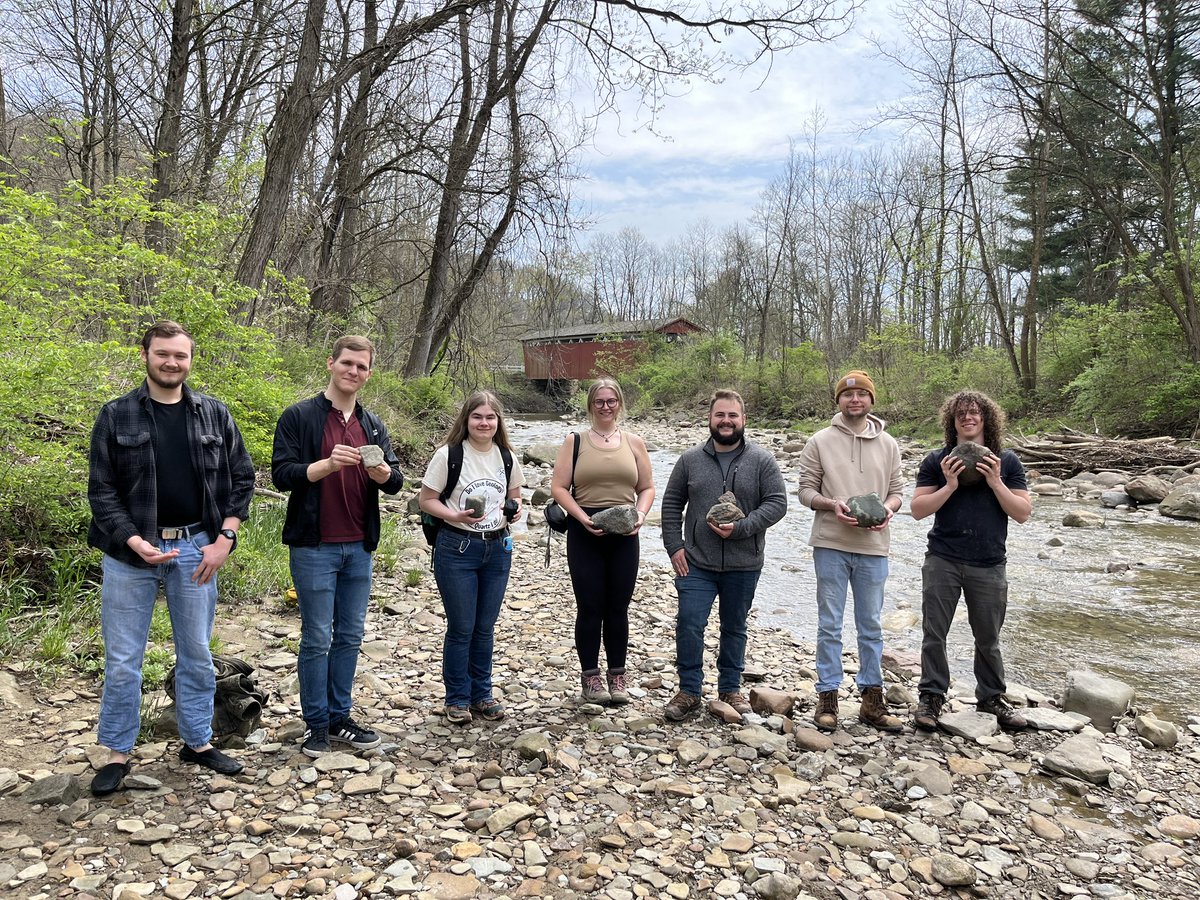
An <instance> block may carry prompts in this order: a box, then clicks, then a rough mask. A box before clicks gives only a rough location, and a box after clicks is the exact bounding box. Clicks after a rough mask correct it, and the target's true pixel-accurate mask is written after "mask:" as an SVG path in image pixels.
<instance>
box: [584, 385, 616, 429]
mask: <svg viewBox="0 0 1200 900" xmlns="http://www.w3.org/2000/svg"><path fill="white" fill-rule="evenodd" d="M604 388H608V389H609V390H610V391H612V392H613V393H614V394H616V395H617V415H618V416H620V415H621V414H622V413H624V412H625V392H624V391H622V390H621V386H620V385H619V384H617V383H616V381H614V380H613V379H611V378H597V379H596V380H595V381H594V382H592V386H591V387H590V388H588V395H587V417H588V421H589V422H591V423H592V424H593V425H595V424H596V416H595V412H594V405H593V404H595V402H596V394H598V393H599V392H600V391H601V390H603V389H604Z"/></svg>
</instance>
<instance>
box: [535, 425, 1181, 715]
mask: <svg viewBox="0 0 1200 900" xmlns="http://www.w3.org/2000/svg"><path fill="white" fill-rule="evenodd" d="M513 424H514V428H513V435H512V438H513V441H514V443H515V444H516V446H517V447H518V448H521V447H523V446H528V445H530V444H533V443H535V442H538V441H553V442H561V441H562V440H563V439H564V438H565V436H566V434H567V433H568V431H569V430H570V429H571V427H572V426H571V425H569V424H568V423H566V422H563V421H561V420H558V419H535V418H523V417H517V419H516V420H515V421H514V423H513ZM634 430H635V431H636V430H638V429H637V427H636V426H634ZM643 436H645V437H647V438H648V439H649V440H650V441H651V443H653V442H654V441H655V438H656V436H655V435H653V434H646V433H643ZM706 436H707V435H706V433H705V432H704V431H703V430H702V429H700V428H697V429H696V434H695V439H696V440H697V441H699V440H700V439H701V438H702V437H706ZM682 449H684V448H682V447H673V448H663V449H656V450H653V451H652V452H651V454H650V456H651V461H652V463H653V465H654V482H655V485H656V486H657V487H658V489H659V491H660V492H661V491H662V490H663V489H664V488H665V487H666V483H667V477H668V475H669V474H670V470H671V466H672V465H674V462H675V460H676V459H677V458H678V456H679V452H680V451H681V450H682ZM915 465H916V461H915V460H913V461H909V460H906V463H905V474H906V477H907V479H908V482H907V486H906V489H905V503H904V507H903V509H902V510H901V512H900V514H899V515H898V516H896V518H895V519H893V524H892V526H891V527H892V550H891V556H890V569H891V574H890V575H889V577H888V590H887V594H886V599H885V603H884V627H885V637H884V643H885V646H888V647H893V648H897V649H904V650H912V651H917V652H919V651H920V644H921V626H920V615H921V562H922V560H923V557H924V554H925V540H926V535H927V533H928V531H929V527H930V525H931V524H932V519H927V520H925V521H921V522H916V521H914V520H913V519H912V518H911V515H910V514H909V508H908V500H909V498H910V497H911V494H912V488H913V476H914V474H915ZM797 475H798V473H797V472H796V471H788V470H786V469H785V471H784V479H785V481H786V482H787V485H788V512H787V515H786V516H785V517H784V519H783V521H781V522H779V523H778V524H777V525H775V526H774V527H773V528H772V529H771V530H770V532H769V533H768V540H767V560H766V565H765V566H764V568H763V575H762V579H761V581H760V582H759V586H758V591H757V596H756V600H755V608H756V610H757V616H758V621H760V622H761V623H763V624H765V625H774V626H780V627H783V628H785V629H786V630H788V631H789V632H791V633H792V634H794V635H796V636H797V637H798V638H801V639H803V640H806V641H810V642H812V641H815V637H816V605H815V601H814V599H813V598H814V596H815V590H816V580H815V577H814V575H813V569H812V548H810V547H809V546H808V534H809V529H810V527H811V525H812V515H813V514H812V512H811V511H810V510H808V509H807V508H804V507H801V506H800V504H799V502H798V501H797V499H796V483H797ZM1081 505H1086V506H1089V507H1090V508H1093V509H1099V504H1098V502H1096V501H1082V500H1075V499H1067V498H1057V497H1043V496H1036V495H1035V496H1034V509H1033V516H1032V517H1031V518H1030V520H1029V521H1028V522H1026V523H1025V524H1024V525H1017V524H1015V523H1010V524H1009V536H1008V580H1009V607H1008V618H1007V622H1006V623H1005V627H1004V631H1003V634H1002V641H1003V648H1004V660H1005V664H1006V667H1007V674H1008V680H1009V682H1010V683H1020V684H1023V685H1026V686H1028V687H1031V688H1033V689H1035V690H1037V691H1040V692H1042V693H1045V694H1047V695H1051V696H1054V695H1057V694H1059V693H1061V690H1062V688H1063V686H1064V684H1065V673H1066V672H1067V671H1068V670H1071V669H1092V670H1093V671H1095V672H1098V673H1100V674H1103V675H1108V676H1111V677H1114V678H1119V679H1121V680H1122V681H1125V682H1127V683H1129V684H1131V685H1133V687H1134V688H1135V689H1136V690H1137V695H1138V703H1139V706H1140V707H1142V708H1145V707H1149V708H1151V709H1153V710H1154V711H1155V712H1156V713H1157V714H1158V715H1160V716H1163V717H1166V718H1170V719H1172V720H1174V721H1176V722H1182V721H1183V720H1184V717H1185V716H1186V715H1187V714H1189V713H1194V712H1195V711H1196V709H1195V706H1194V704H1195V700H1196V698H1197V696H1198V695H1200V591H1198V590H1197V587H1196V586H1197V584H1200V581H1198V580H1197V578H1198V576H1200V553H1198V552H1197V551H1198V549H1200V523H1197V522H1188V521H1180V520H1175V519H1169V518H1167V517H1165V516H1160V515H1159V514H1158V512H1157V510H1156V509H1155V508H1154V507H1150V508H1149V509H1143V510H1140V511H1136V512H1126V511H1121V510H1104V512H1105V514H1106V516H1107V525H1106V527H1105V528H1102V529H1079V528H1067V527H1064V526H1063V525H1062V524H1061V523H1062V517H1063V514H1064V513H1065V512H1066V511H1067V510H1069V509H1071V508H1074V507H1078V506H1081ZM654 506H655V509H657V508H658V507H659V499H658V498H656V500H655V504H654ZM642 533H643V535H644V540H643V541H642V560H643V562H644V563H647V564H650V565H656V566H664V567H665V566H669V561H668V559H667V555H666V551H665V550H663V546H662V539H661V531H660V530H659V529H658V528H657V527H653V526H650V525H647V526H646V527H644V528H643V529H642ZM1054 538H1058V539H1059V540H1061V541H1062V546H1053V544H1052V541H1053V539H1054ZM1110 563H1116V564H1117V565H1116V566H1115V568H1118V569H1119V568H1122V567H1123V564H1125V563H1128V564H1130V568H1128V569H1127V570H1124V571H1119V572H1113V573H1109V572H1107V571H1106V568H1108V567H1109V565H1110ZM563 564H564V565H565V562H564V563H563ZM850 607H851V604H849V603H848V604H847V630H846V632H845V636H844V639H845V643H846V646H847V647H853V620H852V614H851V613H850ZM971 665H972V649H971V632H970V628H969V627H968V625H967V622H966V612H965V610H964V609H963V607H962V606H960V608H959V613H958V615H957V616H956V618H955V622H954V626H953V628H952V630H951V634H950V666H951V671H952V673H953V675H954V676H955V677H956V678H958V679H965V682H966V684H967V685H969V686H970V685H973V684H974V677H973V675H972V673H971Z"/></svg>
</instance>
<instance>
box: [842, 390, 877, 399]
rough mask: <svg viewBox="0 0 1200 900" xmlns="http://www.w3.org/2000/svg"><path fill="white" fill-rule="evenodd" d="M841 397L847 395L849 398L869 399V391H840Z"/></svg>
mask: <svg viewBox="0 0 1200 900" xmlns="http://www.w3.org/2000/svg"><path fill="white" fill-rule="evenodd" d="M842 396H843V397H848V398H850V399H851V400H870V399H871V392H870V391H842Z"/></svg>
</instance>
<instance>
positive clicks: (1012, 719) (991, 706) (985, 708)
mask: <svg viewBox="0 0 1200 900" xmlns="http://www.w3.org/2000/svg"><path fill="white" fill-rule="evenodd" d="M975 708H976V709H977V710H979V711H980V712H981V713H987V714H988V715H989V716H995V717H996V721H997V722H999V723H1000V727H1001V728H1012V729H1015V730H1019V729H1021V728H1025V727H1026V726H1028V725H1029V722H1027V721H1026V720H1025V717H1024V716H1023V715H1021V714H1020V713H1019V712H1017V711H1016V710H1015V709H1013V706H1012V704H1011V703H1009V702H1008V701H1007V700H1005V699H1004V695H1003V694H997V695H996V696H994V697H988V698H987V699H986V700H980V701H979V702H978V703H976V704H975Z"/></svg>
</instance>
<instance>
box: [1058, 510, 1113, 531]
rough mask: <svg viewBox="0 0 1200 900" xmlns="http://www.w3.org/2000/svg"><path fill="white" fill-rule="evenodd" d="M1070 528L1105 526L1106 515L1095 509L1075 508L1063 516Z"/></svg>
mask: <svg viewBox="0 0 1200 900" xmlns="http://www.w3.org/2000/svg"><path fill="white" fill-rule="evenodd" d="M1062 523H1063V524H1064V525H1066V526H1067V527H1068V528H1103V527H1104V515H1103V514H1102V513H1098V512H1096V511H1095V510H1094V509H1073V510H1071V511H1070V512H1068V513H1066V514H1065V515H1064V516H1063V517H1062Z"/></svg>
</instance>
